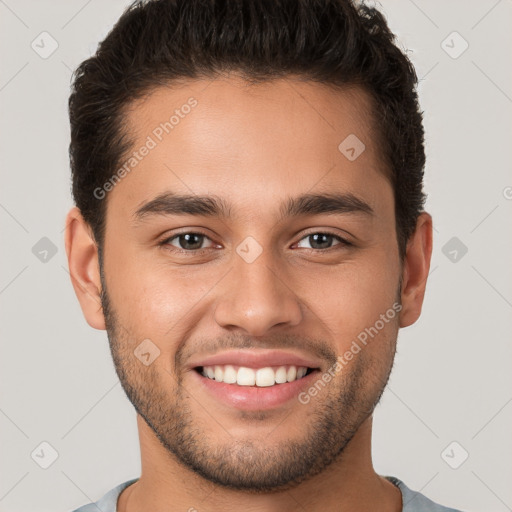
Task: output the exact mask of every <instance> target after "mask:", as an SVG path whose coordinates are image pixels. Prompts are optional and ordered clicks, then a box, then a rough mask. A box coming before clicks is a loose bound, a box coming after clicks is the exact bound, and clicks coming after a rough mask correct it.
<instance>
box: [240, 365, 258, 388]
mask: <svg viewBox="0 0 512 512" xmlns="http://www.w3.org/2000/svg"><path fill="white" fill-rule="evenodd" d="M236 383H237V384H238V385H239V386H254V384H255V383H256V372H255V371H254V370H253V369H252V368H244V367H243V366H241V367H240V368H238V374H237V376H236Z"/></svg>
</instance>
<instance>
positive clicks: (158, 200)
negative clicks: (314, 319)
mask: <svg viewBox="0 0 512 512" xmlns="http://www.w3.org/2000/svg"><path fill="white" fill-rule="evenodd" d="M231 212H232V210H231V205H230V204H229V203H227V202H226V201H225V200H224V199H223V198H221V197H218V196H215V195H208V196H200V195H182V194H174V193H172V192H165V193H163V194H160V195H159V196H157V197H155V198H154V199H152V200H150V201H147V202H145V203H143V204H142V205H141V206H140V207H139V208H138V209H137V210H136V212H135V213H134V218H135V221H137V222H140V221H144V220H145V219H146V218H147V217H150V216H154V215H200V216H205V217H223V218H231ZM279 212H280V215H281V218H280V220H283V219H285V218H288V217H295V216H300V215H319V214H347V213H363V214H367V215H373V214H374V211H373V209H372V207H371V206H370V205H369V204H368V203H367V202H365V201H363V200H362V199H360V198H358V197H356V196H355V195H354V194H351V193H339V194H303V195H300V196H297V197H290V198H288V199H287V200H285V201H284V202H283V203H282V204H281V207H280V209H279Z"/></svg>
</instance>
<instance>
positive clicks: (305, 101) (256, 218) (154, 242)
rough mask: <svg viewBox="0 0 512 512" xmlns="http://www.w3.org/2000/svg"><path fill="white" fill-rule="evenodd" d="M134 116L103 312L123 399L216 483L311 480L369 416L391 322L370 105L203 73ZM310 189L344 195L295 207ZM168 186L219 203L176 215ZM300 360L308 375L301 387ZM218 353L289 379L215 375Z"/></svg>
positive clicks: (387, 212) (389, 345) (108, 251)
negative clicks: (209, 210) (132, 160)
mask: <svg viewBox="0 0 512 512" xmlns="http://www.w3.org/2000/svg"><path fill="white" fill-rule="evenodd" d="M190 97H193V98H194V99H195V100H196V101H197V104H196V105H195V106H193V107H192V108H190V109H189V108H183V109H182V108H181V107H182V106H183V105H185V104H187V101H188V99H189V98H190ZM176 109H178V110H179V113H178V114H177V115H178V117H179V121H178V122H177V123H176V119H174V122H175V124H173V127H172V129H169V127H168V126H167V129H168V130H169V133H166V132H165V131H163V132H162V129H160V130H158V127H159V126H160V123H165V122H166V121H168V120H169V118H170V116H171V115H172V114H173V113H174V111H175V110H176ZM185 112H187V113H185ZM127 123H128V124H127V126H128V128H129V130H130V131H131V133H132V134H133V135H134V136H135V144H134V148H133V149H134V150H138V149H139V148H140V147H142V146H144V145H145V144H148V140H149V139H148V136H149V137H150V138H151V139H152V140H153V142H154V143H155V145H154V147H151V149H150V150H149V151H148V154H147V155H146V156H144V157H143V158H141V160H140V161H138V162H137V164H136V166H133V168H132V170H131V171H130V172H129V174H128V175H127V176H126V177H124V178H123V179H122V180H121V181H120V182H119V183H118V184H117V185H116V186H115V187H114V189H113V190H112V191H111V192H110V193H109V195H108V197H107V199H106V200H108V209H107V217H106V232H105V244H104V260H103V271H104V279H103V287H104V288H103V308H104V313H105V321H106V326H107V330H108V335H109V339H110V344H111V349H112V354H113V357H114V361H115V365H116V369H117V372H118V375H119V377H120V379H121V382H122V385H123V387H124V389H125V391H126V393H127V395H128V397H129V398H130V400H131V401H132V403H133V404H134V406H135V408H136V410H137V411H138V413H139V414H140V415H141V416H142V417H143V418H144V419H145V421H146V423H147V424H148V425H149V427H150V428H151V429H152V431H153V432H154V434H155V436H157V437H158V439H159V440H160V442H161V443H162V445H163V446H164V447H165V448H166V449H167V450H168V452H169V455H170V456H171V457H174V458H176V459H177V460H178V461H180V462H181V463H183V464H185V465H186V466H187V467H188V468H190V469H193V470H194V471H195V472H196V473H198V474H200V475H202V476H203V477H205V478H207V479H209V480H210V481H213V482H216V483H218V484H221V485H225V486H231V487H236V488H240V489H246V490H251V489H252V490H260V491H261V490H267V491H268V490H271V489H276V488H279V487H281V488H284V487H285V486H288V485H292V484H297V483H299V482H300V481H303V480H304V479H306V478H308V477H310V476H312V475H314V474H317V473H319V472H320V471H322V470H323V469H325V468H326V467H327V466H328V465H329V464H331V463H332V462H333V461H335V460H336V459H337V457H338V456H339V455H340V454H341V452H342V451H343V448H344V447H345V446H346V444H347V443H348V442H349V441H350V440H351V438H352V436H353V435H354V433H355V432H356V431H357V430H358V428H359V427H360V426H361V425H362V424H363V423H364V422H365V420H368V421H369V417H370V415H371V412H372V410H373V407H374V405H375V403H376V402H377V401H378V399H379V397H380V394H381V393H382V390H383V388H384V385H385V383H386V381H387V378H388V376H389V372H390V370H391V366H392V361H393V356H394V351H395V342H396V337H397V332H398V326H399V320H398V317H399V315H398V314H396V315H394V314H393V315H391V314H390V313H389V310H390V309H391V310H393V311H395V312H396V301H400V294H399V286H400V275H401V265H400V261H399V257H398V246H397V237H396V231H395V215H394V198H393V191H392V187H391V185H390V183H389V181H388V180H387V179H386V177H385V176H384V168H383V160H382V157H381V153H380V150H379V148H378V146H377V142H376V136H375V133H374V132H373V130H372V126H371V116H370V107H369V102H368V98H367V97H366V96H365V95H364V94H363V93H362V92H361V91H357V90H352V91H345V92H335V91H333V90H330V89H328V88H326V87H324V86H321V85H318V84H313V83H306V82H302V83H301V82H298V81H290V80H278V81H273V82H269V83H266V84H260V85H253V86H249V85H247V84H245V83H244V82H243V81H241V80H239V79H235V78H232V79H224V80H220V79H219V80H214V81H212V82H207V81H196V82H192V83H189V84H187V85H186V86H182V87H179V88H171V87H170V88H159V89H157V90H156V91H155V92H153V93H152V94H151V95H149V96H148V97H147V98H145V99H144V100H143V101H139V102H137V103H136V104H134V105H132V108H131V109H130V111H129V113H128V114H127ZM155 130H156V131H155ZM156 134H158V136H157V135H156ZM354 135H355V136H356V137H357V139H359V140H360V141H361V142H362V143H363V144H364V146H365V148H364V151H362V152H361V153H360V154H359V156H357V154H358V153H359V152H360V151H361V149H362V146H361V144H360V142H357V139H355V138H354ZM347 137H351V138H349V139H348V142H347V143H345V146H344V145H342V151H341V150H340V149H338V146H339V145H340V143H342V142H343V141H344V140H345V139H346V138H347ZM159 139H161V140H159ZM354 141H355V142H354ZM347 144H348V147H346V146H347ZM149 146H153V144H152V143H151V142H150V143H149ZM352 147H353V148H354V151H352V150H351V148H352ZM354 156H357V158H355V159H354V158H353V157H354ZM348 157H350V158H348ZM306 194H307V195H317V196H322V195H331V196H333V195H339V196H342V201H340V202H339V203H338V206H340V205H341V206H342V208H338V209H337V210H336V211H334V210H333V209H332V208H327V209H326V208H324V209H322V208H318V207H317V208H316V209H315V208H310V209H309V210H306V209H305V208H304V206H305V204H306V202H305V201H303V202H302V203H300V202H299V203H298V204H297V205H296V206H297V208H295V210H294V211H291V212H290V211H289V212H287V206H288V204H289V202H290V201H292V200H293V199H296V198H298V197H299V196H302V195H306ZM166 195H167V196H166ZM171 195H190V196H195V197H196V199H197V198H198V197H199V196H201V197H203V198H204V197H206V198H210V199H215V200H216V201H217V202H221V203H223V204H224V205H225V206H226V207H227V208H226V210H227V211H225V212H224V214H223V215H220V214H217V213H216V214H211V215H208V214H206V211H205V210H204V209H203V210H198V209H196V210H193V209H190V210H189V213H183V212H181V213H180V212H179V211H178V210H177V209H176V205H174V206H173V205H171V204H170V202H169V198H170V197H171ZM156 198H159V201H157V202H154V200H155V199H156ZM343 201H344V203H343ZM342 203H343V204H342ZM211 204H213V201H212V202H211ZM325 204H326V202H325V201H324V205H325ZM301 206H302V208H300V207H301ZM317 206H318V205H317ZM137 212H139V213H138V214H137ZM187 234H188V236H187ZM178 235H181V236H178ZM173 237H174V238H173ZM338 237H339V238H338ZM393 305H395V308H394V309H393ZM382 315H384V317H385V321H383V316H382ZM362 333H366V337H365V335H364V334H362ZM369 333H371V334H369ZM363 339H365V343H363V342H362V340H363ZM144 340H150V342H148V341H145V342H144V343H145V344H144V345H141V346H140V347H139V345H140V344H141V343H142V342H143V341H144ZM354 342H356V343H357V345H358V347H359V350H357V349H356V348H355V345H354ZM137 347H139V348H137ZM158 350H159V355H158V357H156V359H154V361H153V358H154V357H155V356H156V355H157V354H158ZM347 351H349V352H352V354H353V357H350V356H348V357H347V356H346V355H345V354H346V353H347ZM141 352H142V354H143V355H141ZM252 355H258V356H264V358H262V359H259V360H256V359H251V356H252ZM242 356H247V357H246V358H245V359H244V358H242ZM278 356H279V357H280V359H279V357H278ZM212 357H213V359H212ZM265 357H266V359H265ZM338 357H340V358H341V359H339V360H338V361H342V362H343V364H342V365H341V368H340V366H339V365H338V366H337V367H336V366H335V365H336V361H337V358H338ZM215 358H217V359H215ZM150 361H152V362H151V363H150V364H147V363H148V362H150ZM300 361H302V363H303V365H304V366H307V367H308V368H311V369H310V370H309V371H308V373H307V374H306V376H304V377H303V378H302V379H299V380H293V373H294V370H293V369H290V367H291V366H294V367H297V366H301V365H300V364H297V363H300ZM145 363H146V364H145ZM215 363H217V366H219V367H220V370H223V371H225V372H226V373H227V374H228V375H230V376H231V378H232V376H233V371H234V372H235V375H236V377H238V378H240V379H243V378H244V376H245V377H247V378H248V379H249V380H247V381H242V380H241V381H240V382H242V383H243V382H245V383H246V384H247V383H250V382H251V381H250V379H251V376H252V374H251V372H250V371H249V372H247V371H246V370H242V374H243V375H242V376H241V374H240V371H239V369H238V367H239V366H242V367H248V368H251V369H252V370H253V371H255V372H257V370H258V368H263V367H269V366H270V367H272V368H273V370H274V371H278V370H279V368H280V367H282V366H284V370H280V373H279V375H280V376H281V377H279V379H281V380H282V376H283V375H284V374H285V373H284V372H286V378H287V379H288V378H289V379H290V380H291V382H281V383H276V384H274V385H272V386H269V385H264V386H254V385H239V384H237V383H223V382H219V381H217V380H213V379H210V378H209V377H208V376H204V375H203V374H202V373H203V372H204V373H207V372H208V368H206V366H209V367H210V368H212V369H211V370H210V372H214V371H215ZM224 363H226V364H227V363H231V365H232V366H233V368H232V369H231V368H229V369H227V370H226V366H225V365H224ZM329 369H331V372H330V373H329ZM220 370H217V375H219V372H220ZM255 374H256V373H255ZM259 375H260V378H261V379H262V380H261V381H260V383H266V384H268V381H267V380H266V378H267V377H268V376H269V375H270V377H268V378H272V375H275V373H274V374H272V373H270V372H269V371H268V370H264V371H262V372H260V373H259ZM325 375H330V377H331V378H330V379H329V377H324V376H325ZM226 378H227V379H228V380H229V377H226ZM323 378H324V380H322V379H323ZM326 381H327V382H326ZM319 382H320V383H319ZM322 382H323V384H322ZM315 384H316V388H315ZM312 387H313V388H315V389H316V393H315V392H314V391H313V392H310V391H309V390H310V389H311V388H312ZM299 398H300V399H299Z"/></svg>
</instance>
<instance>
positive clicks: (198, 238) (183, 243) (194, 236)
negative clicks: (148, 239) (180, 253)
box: [162, 233, 210, 251]
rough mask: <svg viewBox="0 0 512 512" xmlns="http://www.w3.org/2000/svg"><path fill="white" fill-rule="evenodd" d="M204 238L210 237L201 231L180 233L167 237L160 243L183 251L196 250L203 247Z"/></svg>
mask: <svg viewBox="0 0 512 512" xmlns="http://www.w3.org/2000/svg"><path fill="white" fill-rule="evenodd" d="M205 240H210V239H209V238H208V237H207V236H206V235H203V234H202V233H180V234H178V235H175V236H173V237H171V238H167V239H166V240H164V241H163V242H162V245H170V246H172V247H176V248H177V249H182V250H184V251H197V250H199V249H204V248H205V247H203V243H204V241H205Z"/></svg>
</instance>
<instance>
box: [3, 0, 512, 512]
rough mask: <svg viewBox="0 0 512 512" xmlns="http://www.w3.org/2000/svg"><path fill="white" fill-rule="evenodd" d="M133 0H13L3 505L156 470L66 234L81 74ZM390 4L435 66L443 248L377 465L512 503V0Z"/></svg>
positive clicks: (6, 69) (428, 87)
mask: <svg viewBox="0 0 512 512" xmlns="http://www.w3.org/2000/svg"><path fill="white" fill-rule="evenodd" d="M126 5H127V2H125V1H121V0H116V1H110V2H100V1H99V0H89V1H84V0H72V1H61V2H57V1H53V2H50V1H35V0H34V1H29V0H20V1H15V0H5V1H4V0H0V20H1V21H0V38H1V44H0V48H1V50H0V51H1V63H2V65H1V71H0V104H1V115H0V124H1V130H2V132H1V133H2V137H1V139H0V140H1V142H0V143H1V148H0V149H1V151H0V159H1V160H0V162H1V164H0V169H1V173H2V176H1V183H2V187H1V191H0V222H1V231H2V232H1V236H2V249H3V250H2V264H1V265H0V306H1V321H0V326H1V333H2V346H1V357H0V365H1V366H0V393H1V395H0V443H1V457H0V511H2V512H3V511H10V512H18V511H24V512H26V511H31V510H37V511H40V512H44V511H48V512H49V511H52V512H55V511H57V510H60V511H63V512H65V511H69V510H71V509H73V508H75V507H78V506H79V505H81V504H83V503H85V502H88V501H91V500H96V499H97V498H99V497H100V496H102V495H103V494H104V493H105V492H106V491H107V490H109V489H110V488H112V487H114V486H115V485H117V484H119V483H120V482H123V481H125V480H128V479H129V478H133V477H137V476H139V474H140V473H139V471H140V464H139V446H138V437H137V430H136V424H135V413H134V411H133V409H132V407H131V404H130V403H129V402H128V400H127V399H126V397H125V395H124V392H123V390H122V388H121V386H120V384H119V383H118V380H117V376H116V375H115V372H114V369H113V365H112V362H111V359H110V352H109V349H108V342H107V338H106V334H105V333H104V332H101V331H95V330H93V329H91V328H90V327H89V326H88V325H87V324H86V322H85V320H84V319H83V317H82V313H81V311H80V309H79V306H78V302H77V300H76V298H75V295H74V292H73V289H72V287H71V284H70V279H69V275H68V271H67V262H66V257H65V251H64V243H63V227H64V218H65V214H66V212H67V210H68V209H69V208H70V207H71V206H72V202H71V197H70V192H69V187H70V182H69V165H68V160H67V147H68V143H69V133H68V119H67V99H68V96H69V86H70V76H71V71H72V69H74V68H75V67H76V66H77V65H78V64H79V63H80V62H81V61H82V60H84V59H85V58H86V57H88V56H89V55H91V54H92V53H93V52H94V51H95V49H96V45H97V43H98V41H100V40H101V39H103V37H104V36H105V35H106V34H107V32H108V31H109V30H110V28H111V26H112V25H113V23H114V22H115V20H116V19H117V18H118V16H119V15H120V14H121V12H122V10H123V8H124V7H125V6H126ZM381 5H382V8H383V10H384V12H385V14H386V15H387V17H388V20H389V22H390V25H391V27H392V29H393V30H394V31H395V32H396V33H397V35H398V36H399V39H400V43H401V45H402V46H403V47H405V48H408V49H410V50H411V53H410V55H411V57H412V60H413V62H414V64H415V65H416V68H417V72H418V76H419V77H421V85H420V88H419V91H420V100H421V103H422V107H423V109H424V110H425V112H426V114H425V127H426V132H427V151H428V159H427V161H428V164H427V169H426V190H427V192H428V193H429V198H428V205H427V206H428V208H427V209H428V211H430V212H431V213H432V214H433V216H434V225H435V245H434V253H433V261H432V273H431V276H430V281H429V284H428V287H427V295H426V300H425V307H424V312H423V315H422V317H421V319H420V321H419V322H418V323H417V324H416V325H414V326H412V327H409V328H407V329H404V330H403V331H401V334H400V337H399V347H398V355H397V360H396V364H395V368H394V371H393V375H392V378H391V381H390V385H389V388H388V389H387V391H386V392H385V395H384V397H383V400H382V402H381V404H380V405H379V406H378V408H377V411H376V414H375V435H374V445H373V452H374V458H375V465H376V469H377V471H378V472H380V473H381V474H387V475H395V476H398V477H399V478H402V479H403V480H404V481H405V482H406V483H407V484H408V485H409V486H410V487H412V488H415V489H417V490H422V492H424V493H425V494H427V495H428V496H430V497H431V498H432V499H434V500H436V501H439V502H442V503H444V504H448V505H451V506H455V507H458V508H462V509H464V510H468V511H476V510H485V511H497V512H501V511H506V510H512V486H511V485H510V483H511V476H512V471H511V460H512V438H511V436H510V430H511V428H510V427H511V424H512V404H511V401H512V385H511V384H512V372H511V371H510V362H511V360H512V358H511V356H512V347H511V343H510V333H511V332H512V329H511V327H512V325H511V324H512V315H511V312H512V286H511V282H512V280H511V274H512V271H511V264H510V262H511V261H512V258H511V257H512V238H511V236H510V214H511V210H512V175H511V173H510V146H511V144H512V137H511V135H512V134H511V131H512V130H511V128H512V116H511V111H512V84H511V82H512V80H511V78H512V68H511V67H510V62H511V53H512V30H511V26H512V25H511V21H512V2H511V1H510V0H501V1H496V0H479V1H476V0H475V1H467V0H457V1H455V0H451V1H450V2H447V1H442V0H436V1H432V0H430V1H426V0H414V1H413V0H400V1H398V0H385V1H382V4H381ZM43 31H47V32H48V33H49V34H51V37H52V38H53V39H54V40H56V41H57V43H58V48H57V49H56V50H55V52H54V53H53V54H52V55H50V56H48V57H47V58H42V57H41V56H40V54H38V53H36V51H35V50H34V49H33V48H32V47H31V43H32V41H35V43H34V44H35V45H36V44H37V45H39V46H36V48H37V49H38V51H39V52H40V53H41V52H43V51H46V52H49V51H50V50H51V45H52V41H51V40H50V39H49V38H48V36H40V34H41V32H43ZM454 31H456V32H457V33H458V34H459V35H460V36H459V35H457V34H452V33H453V32H454ZM44 38H46V39H44ZM41 39H43V41H41ZM443 41H445V42H444V43H443ZM464 41H467V43H468V44H469V47H468V48H467V50H466V51H464V52H463V53H462V54H460V55H459V53H461V50H463V49H464V47H465V43H464ZM454 57H456V58H454ZM43 237H47V238H48V239H49V240H50V241H51V244H50V243H49V242H48V240H43V241H41V239H42V238H43ZM453 237H456V239H455V240H452V239H453ZM37 244H38V245H37ZM52 244H53V245H54V246H55V247H54V248H53V249H54V250H56V251H57V252H56V253H55V254H54V255H53V254H52ZM34 246H35V249H34ZM464 247H466V248H467V253H465V254H464V250H465V249H464ZM45 250H47V251H48V252H47V253H45V252H44V251H45ZM454 441H455V442H456V443H457V444H455V445H453V444H452V445H451V443H452V442H454ZM42 442H47V443H49V444H50V445H51V446H52V447H53V449H54V450H56V452H57V453H58V458H57V459H56V460H55V462H54V463H53V464H52V465H50V466H49V467H48V469H43V468H42V467H40V465H41V464H43V465H44V464H45V463H46V464H48V463H50V462H51V453H52V452H51V449H50V448H48V447H47V446H45V445H43V446H42V447H41V446H40V445H41V443H42ZM450 445H451V446H450ZM466 452H467V453H468V454H469V456H468V458H467V460H465V461H464V462H463V463H462V464H461V462H462V461H463V459H464V457H465V454H466ZM33 453H34V455H33V456H31V454H33ZM37 454H38V455H37ZM449 464H451V465H452V466H458V468H457V469H453V468H452V467H450V465H449Z"/></svg>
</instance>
